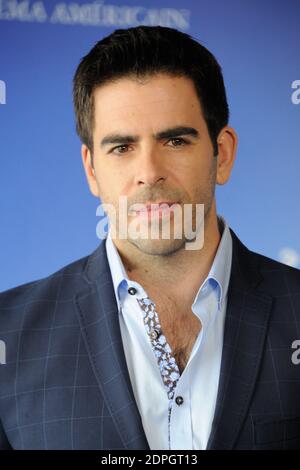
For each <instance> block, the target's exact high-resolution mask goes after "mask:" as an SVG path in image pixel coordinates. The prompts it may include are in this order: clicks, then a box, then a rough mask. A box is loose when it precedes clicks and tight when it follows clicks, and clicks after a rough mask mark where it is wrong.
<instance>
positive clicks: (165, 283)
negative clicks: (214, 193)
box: [114, 216, 221, 305]
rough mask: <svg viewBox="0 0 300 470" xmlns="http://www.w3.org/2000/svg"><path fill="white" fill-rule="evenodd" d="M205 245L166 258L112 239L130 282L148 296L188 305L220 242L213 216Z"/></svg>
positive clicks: (183, 250)
mask: <svg viewBox="0 0 300 470" xmlns="http://www.w3.org/2000/svg"><path fill="white" fill-rule="evenodd" d="M205 229H206V230H204V245H203V247H202V248H201V249H200V250H186V249H184V247H183V248H182V249H180V250H177V251H175V252H174V253H172V254H171V255H168V256H158V255H150V254H147V253H143V252H141V250H139V249H138V248H137V247H136V246H134V245H132V244H130V243H129V242H128V241H127V244H126V246H124V245H123V243H120V240H114V243H115V245H116V247H117V249H118V251H119V254H120V257H121V259H122V262H123V265H124V268H125V270H126V272H127V275H128V277H129V279H131V280H133V281H136V282H138V283H139V284H141V285H142V286H143V288H144V289H145V290H146V291H147V293H148V295H150V297H153V298H154V299H155V298H156V299H158V298H159V297H161V298H164V296H166V297H169V296H172V298H173V299H174V300H177V301H178V302H180V303H181V304H183V305H184V304H187V305H190V304H191V302H192V301H193V299H194V297H195V295H196V293H197V291H198V289H199V286H200V285H201V284H202V283H203V281H204V280H205V278H206V277H207V275H208V273H209V271H210V268H211V266H212V263H213V260H214V257H215V255H216V252H217V249H218V245H219V243H220V239H221V230H220V229H221V227H220V226H219V223H218V219H217V217H216V216H215V217H214V218H212V220H210V221H209V223H206V225H205Z"/></svg>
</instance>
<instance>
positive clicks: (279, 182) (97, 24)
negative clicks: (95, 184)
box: [0, 0, 300, 290]
mask: <svg viewBox="0 0 300 470" xmlns="http://www.w3.org/2000/svg"><path fill="white" fill-rule="evenodd" d="M299 18H300V2H299V1H297V0H295V1H293V0H285V1H284V2H283V1H282V2H280V1H273V0H265V1H260V0H227V1H223V0H209V1H208V0H206V1H204V0H194V1H193V0H184V1H181V0H177V1H176V0H172V1H171V0H160V1H146V0H124V1H120V0H112V2H104V1H101V2H93V3H87V2H82V1H77V2H59V1H45V0H44V1H38V2H35V1H17V0H13V1H11V0H8V1H7V0H2V1H1V0H0V58H1V60H0V103H1V104H0V137H1V146H0V149H1V172H0V188H1V199H0V204H1V212H0V213H1V225H0V230H1V235H0V236H1V240H0V242H1V244H0V263H1V264H0V266H1V269H0V290H4V289H7V288H9V287H13V286H15V285H18V284H21V283H24V282H27V281H30V280H34V279H37V278H39V277H42V276H46V275H48V274H50V273H52V272H54V271H55V270H57V269H59V268H60V267H62V266H63V265H65V264H67V263H69V262H71V261H73V260H75V259H77V258H79V257H81V256H85V255H87V254H88V253H89V252H90V251H92V250H93V249H94V248H95V247H96V246H97V244H98V243H99V239H98V238H97V237H96V225H97V223H98V222H99V217H97V216H96V208H97V206H98V203H99V201H98V200H97V199H96V198H94V197H93V196H92V195H91V194H90V192H89V189H88V186H87V183H86V179H85V175H84V172H83V168H82V163H81V156H80V142H79V139H78V137H77V136H76V133H75V125H74V117H73V108H72V77H73V74H74V71H75V68H76V66H77V64H78V62H79V59H80V58H81V57H82V56H83V55H85V54H86V53H87V52H88V51H89V50H90V48H91V47H92V46H93V45H94V44H95V42H96V41H98V40H99V39H100V38H102V37H104V36H106V35H108V34H109V33H111V32H112V31H113V30H114V29H116V28H120V27H121V28H123V27H124V28H126V27H131V26H135V25H137V24H149V25H155V24H161V25H164V26H172V27H176V28H178V29H181V30H183V31H186V32H188V33H189V34H191V35H192V36H194V37H195V38H196V39H199V40H200V41H201V42H202V43H203V44H204V45H205V46H206V47H208V48H209V49H210V50H211V51H212V52H213V53H214V54H215V56H216V57H217V59H218V60H219V62H220V63H221V65H222V68H223V72H224V78H225V85H226V88H227V93H228V100H229V105H230V111H231V118H230V124H231V125H232V126H233V127H235V129H236V131H237V133H238V136H239V147H238V153H237V159H236V163H235V168H234V170H233V174H232V177H231V180H230V181H229V183H228V184H227V185H226V186H222V187H218V188H217V209H218V212H219V213H221V214H223V215H224V216H225V218H226V219H227V221H228V222H229V224H230V226H231V227H232V228H233V229H234V230H235V231H236V233H237V235H238V236H239V237H240V238H241V239H242V241H243V242H244V243H245V244H246V245H247V246H248V247H249V248H251V249H253V250H255V251H258V252H260V253H263V254H265V255H267V256H270V257H272V258H275V259H279V260H281V261H284V262H286V263H288V264H293V265H295V266H298V267H300V238H299V234H300V221H299V195H300V188H299V177H300V171H299V170H300V156H299V123H300V103H299V102H300V61H299V39H300V27H299Z"/></svg>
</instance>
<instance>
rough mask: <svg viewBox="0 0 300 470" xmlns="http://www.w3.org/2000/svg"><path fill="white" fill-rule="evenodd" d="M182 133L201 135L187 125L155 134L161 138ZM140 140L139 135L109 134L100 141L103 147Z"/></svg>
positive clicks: (157, 138) (168, 137)
mask: <svg viewBox="0 0 300 470" xmlns="http://www.w3.org/2000/svg"><path fill="white" fill-rule="evenodd" d="M181 135H189V136H191V137H195V138H197V137H199V132H198V131H197V129H195V128H194V127H187V126H176V127H170V128H169V129H165V130H163V131H159V132H157V133H156V134H154V135H153V137H154V138H155V139H156V140H161V139H172V138H175V137H179V136H181ZM139 140H140V138H139V136H137V135H122V134H109V135H107V136H105V137H103V139H102V140H101V142H100V145H101V147H105V145H108V144H134V143H135V142H138V141H139Z"/></svg>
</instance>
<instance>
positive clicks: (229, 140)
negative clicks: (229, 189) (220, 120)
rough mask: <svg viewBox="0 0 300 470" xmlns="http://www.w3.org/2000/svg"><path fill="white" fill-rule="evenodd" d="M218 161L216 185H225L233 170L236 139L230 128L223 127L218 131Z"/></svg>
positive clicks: (233, 131)
mask: <svg viewBox="0 0 300 470" xmlns="http://www.w3.org/2000/svg"><path fill="white" fill-rule="evenodd" d="M217 143H218V156H217V157H216V158H217V159H218V162H217V175H216V183H217V184H220V185H222V184H225V183H227V181H228V180H229V177H230V174H231V170H232V168H233V164H234V160H235V155H236V149H237V143H238V137H237V134H236V132H235V130H234V129H233V128H232V127H229V126H225V127H223V129H222V130H221V131H220V133H219V135H218V138H217Z"/></svg>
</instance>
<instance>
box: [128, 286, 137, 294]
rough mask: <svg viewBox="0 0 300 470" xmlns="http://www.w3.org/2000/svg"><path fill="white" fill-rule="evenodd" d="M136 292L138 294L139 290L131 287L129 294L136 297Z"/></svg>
mask: <svg viewBox="0 0 300 470" xmlns="http://www.w3.org/2000/svg"><path fill="white" fill-rule="evenodd" d="M136 292H137V290H136V288H135V287H129V289H128V293H129V294H130V295H134V294H136Z"/></svg>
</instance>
